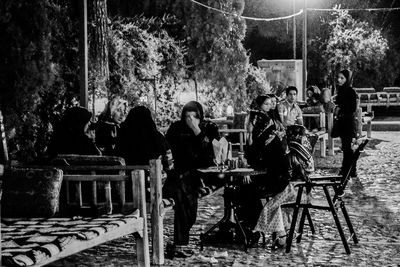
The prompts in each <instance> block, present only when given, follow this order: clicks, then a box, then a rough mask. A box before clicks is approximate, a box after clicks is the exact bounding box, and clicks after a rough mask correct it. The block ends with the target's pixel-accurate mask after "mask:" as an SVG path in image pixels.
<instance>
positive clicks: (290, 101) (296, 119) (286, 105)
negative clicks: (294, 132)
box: [279, 86, 303, 127]
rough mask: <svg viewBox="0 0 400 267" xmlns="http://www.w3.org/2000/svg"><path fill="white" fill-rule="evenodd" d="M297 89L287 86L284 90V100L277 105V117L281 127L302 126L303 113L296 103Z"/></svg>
mask: <svg viewBox="0 0 400 267" xmlns="http://www.w3.org/2000/svg"><path fill="white" fill-rule="evenodd" d="M297 92H298V91H297V88H296V87H294V86H289V87H288V88H286V99H285V100H283V101H282V102H281V103H280V105H279V116H280V117H281V121H282V123H283V125H284V126H285V127H286V126H288V125H294V124H300V125H303V113H302V111H301V109H300V107H299V105H298V104H297V103H296V102H297Z"/></svg>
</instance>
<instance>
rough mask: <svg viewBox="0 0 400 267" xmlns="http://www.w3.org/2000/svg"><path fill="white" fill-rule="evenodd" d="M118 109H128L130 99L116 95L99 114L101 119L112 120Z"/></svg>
mask: <svg viewBox="0 0 400 267" xmlns="http://www.w3.org/2000/svg"><path fill="white" fill-rule="evenodd" d="M118 109H123V110H124V111H127V110H128V101H126V100H124V99H122V98H120V97H119V96H115V97H114V98H112V99H111V100H110V101H109V102H108V103H107V105H106V106H105V108H104V110H103V112H102V113H101V114H100V115H99V120H104V121H112V120H113V116H114V114H115V112H116V111H117V110H118ZM125 114H126V113H125Z"/></svg>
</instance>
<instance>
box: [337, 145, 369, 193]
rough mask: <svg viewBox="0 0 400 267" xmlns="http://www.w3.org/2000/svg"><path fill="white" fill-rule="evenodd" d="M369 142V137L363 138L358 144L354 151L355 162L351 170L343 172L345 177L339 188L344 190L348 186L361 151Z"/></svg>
mask: <svg viewBox="0 0 400 267" xmlns="http://www.w3.org/2000/svg"><path fill="white" fill-rule="evenodd" d="M368 142H369V140H368V139H365V140H363V141H362V142H361V144H359V145H358V147H357V149H356V150H355V151H354V156H353V163H352V164H351V166H350V168H349V170H348V171H347V173H345V174H343V177H342V181H341V184H340V187H339V190H340V191H341V192H343V191H344V189H345V188H346V186H347V183H348V182H349V180H350V173H351V171H352V170H353V168H355V166H356V164H357V161H358V158H359V157H360V154H361V152H362V151H364V148H365V146H366V145H367V144H368Z"/></svg>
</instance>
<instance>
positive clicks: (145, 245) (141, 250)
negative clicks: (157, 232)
mask: <svg viewBox="0 0 400 267" xmlns="http://www.w3.org/2000/svg"><path fill="white" fill-rule="evenodd" d="M131 179H132V194H133V208H136V209H139V211H140V216H141V217H142V218H143V236H142V237H138V238H136V253H137V258H138V266H145V267H150V252H149V237H148V234H147V219H146V216H147V210H146V192H145V187H144V170H135V171H132V172H131Z"/></svg>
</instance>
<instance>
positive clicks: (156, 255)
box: [150, 159, 164, 265]
mask: <svg viewBox="0 0 400 267" xmlns="http://www.w3.org/2000/svg"><path fill="white" fill-rule="evenodd" d="M161 170H162V165H161V160H160V159H152V160H150V209H151V235H152V236H151V238H152V239H151V240H152V244H153V262H154V264H158V265H163V264H164V233H163V210H162V209H163V206H162V185H161Z"/></svg>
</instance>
